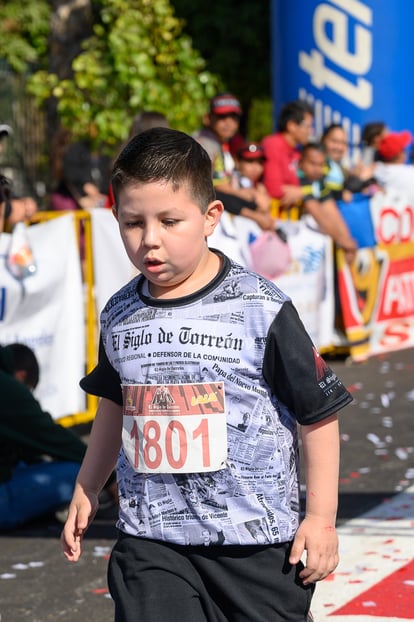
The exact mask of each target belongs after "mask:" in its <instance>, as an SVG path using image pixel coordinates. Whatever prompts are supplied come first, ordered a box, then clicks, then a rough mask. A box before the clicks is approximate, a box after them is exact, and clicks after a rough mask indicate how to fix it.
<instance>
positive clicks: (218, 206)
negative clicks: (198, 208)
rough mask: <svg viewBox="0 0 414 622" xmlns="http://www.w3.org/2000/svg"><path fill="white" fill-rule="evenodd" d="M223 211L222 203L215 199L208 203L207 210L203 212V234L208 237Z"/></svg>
mask: <svg viewBox="0 0 414 622" xmlns="http://www.w3.org/2000/svg"><path fill="white" fill-rule="evenodd" d="M223 211H224V205H223V203H222V202H221V201H218V200H217V199H216V200H215V201H212V202H211V203H209V206H208V208H207V211H206V213H205V236H206V237H208V236H210V235H212V234H213V232H214V229H215V228H216V227H217V225H218V223H219V220H220V218H221V215H222V213H223Z"/></svg>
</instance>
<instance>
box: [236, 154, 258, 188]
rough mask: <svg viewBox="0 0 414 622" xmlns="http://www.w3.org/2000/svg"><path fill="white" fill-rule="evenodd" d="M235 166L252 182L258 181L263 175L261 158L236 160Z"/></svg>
mask: <svg viewBox="0 0 414 622" xmlns="http://www.w3.org/2000/svg"><path fill="white" fill-rule="evenodd" d="M237 168H238V169H239V171H240V173H241V174H242V175H243V176H244V177H247V179H250V180H251V181H252V182H253V183H256V182H257V181H259V180H260V179H261V177H262V175H263V169H264V165H263V160H260V159H259V158H257V159H256V160H242V159H240V160H238V163H237Z"/></svg>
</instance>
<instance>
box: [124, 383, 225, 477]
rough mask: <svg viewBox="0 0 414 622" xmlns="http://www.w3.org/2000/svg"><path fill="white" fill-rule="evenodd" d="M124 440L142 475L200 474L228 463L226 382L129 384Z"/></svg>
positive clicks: (130, 460) (125, 406) (125, 447)
mask: <svg viewBox="0 0 414 622" xmlns="http://www.w3.org/2000/svg"><path fill="white" fill-rule="evenodd" d="M122 391H123V403H124V409H123V415H124V417H123V430H122V444H123V447H124V451H125V454H126V456H127V458H128V460H129V462H130V463H131V465H132V466H133V467H134V469H135V470H136V471H139V472H140V473H199V472H205V471H217V470H219V469H222V468H224V467H225V461H226V458H227V427H226V413H225V408H224V385H223V383H222V382H212V383H198V384H174V385H152V384H151V385H132V384H128V385H123V387H122Z"/></svg>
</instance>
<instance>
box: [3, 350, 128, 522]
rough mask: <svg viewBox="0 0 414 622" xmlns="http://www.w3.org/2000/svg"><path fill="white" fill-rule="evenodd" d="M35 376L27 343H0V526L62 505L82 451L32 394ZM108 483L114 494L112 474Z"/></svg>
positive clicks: (79, 443) (74, 437)
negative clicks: (4, 344) (3, 344)
mask: <svg viewBox="0 0 414 622" xmlns="http://www.w3.org/2000/svg"><path fill="white" fill-rule="evenodd" d="M38 381H39V365H38V361H37V359H36V356H35V354H34V352H33V351H32V350H31V349H30V348H29V347H28V346H26V345H24V344H19V343H15V344H11V345H8V346H5V347H2V346H0V395H1V408H0V529H11V528H14V527H17V526H18V525H22V524H24V523H26V522H28V521H30V520H32V519H34V518H37V517H40V516H42V515H44V514H47V513H49V512H54V511H57V510H58V509H59V508H61V507H62V506H64V505H67V504H68V503H69V501H70V499H71V496H72V492H73V487H74V484H75V479H76V477H77V474H78V470H79V466H80V463H81V462H82V460H83V457H84V454H85V451H86V444H85V443H84V442H83V441H82V440H81V439H80V438H79V436H77V435H76V434H75V433H74V432H72V431H71V430H69V429H68V428H64V427H63V426H61V425H59V423H57V422H55V421H54V420H53V419H52V417H51V416H50V415H49V414H48V413H46V412H44V411H43V410H42V408H41V406H40V404H39V402H38V401H37V400H36V399H35V397H34V396H33V394H32V390H33V389H35V387H36V385H37V383H38ZM107 487H108V492H106V493H105V494H106V498H107V499H108V496H109V495H108V493H110V498H111V499H113V498H114V497H115V495H116V484H115V483H114V481H113V478H112V479H111V480H109V481H108V484H107ZM101 499H102V497H101Z"/></svg>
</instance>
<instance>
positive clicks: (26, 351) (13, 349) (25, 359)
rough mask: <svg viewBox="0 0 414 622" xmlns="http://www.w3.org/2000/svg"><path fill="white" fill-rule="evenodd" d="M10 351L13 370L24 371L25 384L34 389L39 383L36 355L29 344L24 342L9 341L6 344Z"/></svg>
mask: <svg viewBox="0 0 414 622" xmlns="http://www.w3.org/2000/svg"><path fill="white" fill-rule="evenodd" d="M6 348H7V350H8V351H9V352H10V354H11V357H12V361H13V368H14V371H25V372H26V378H25V382H24V383H25V384H26V385H27V386H29V387H31V388H32V389H35V388H36V387H37V385H38V384H39V374H40V372H39V363H38V361H37V358H36V355H35V353H34V352H33V350H32V349H31V348H29V346H26V345H25V344H24V343H10V344H9V345H7V346H6Z"/></svg>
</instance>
